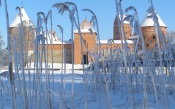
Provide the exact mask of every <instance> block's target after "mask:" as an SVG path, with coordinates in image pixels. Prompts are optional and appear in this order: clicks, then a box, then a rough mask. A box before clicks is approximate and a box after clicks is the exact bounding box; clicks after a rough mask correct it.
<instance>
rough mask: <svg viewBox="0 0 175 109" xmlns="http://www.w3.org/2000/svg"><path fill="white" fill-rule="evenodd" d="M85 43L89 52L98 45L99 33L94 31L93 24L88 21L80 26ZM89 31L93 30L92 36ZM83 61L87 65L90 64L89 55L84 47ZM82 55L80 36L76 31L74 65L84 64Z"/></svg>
mask: <svg viewBox="0 0 175 109" xmlns="http://www.w3.org/2000/svg"><path fill="white" fill-rule="evenodd" d="M80 29H81V33H82V37H83V41H84V43H85V45H86V47H87V48H88V50H92V49H93V48H94V47H95V45H96V36H97V33H96V32H95V31H94V30H93V29H92V24H91V23H89V22H88V21H87V20H86V19H85V20H84V21H83V22H82V24H81V25H80ZM89 29H92V34H91V33H90V31H89ZM82 51H83V54H82V55H83V59H84V63H85V64H87V63H88V62H90V58H89V54H88V52H87V51H86V49H85V46H83V50H82ZM82 55H81V42H80V35H79V32H78V30H75V31H74V63H75V64H81V63H82Z"/></svg>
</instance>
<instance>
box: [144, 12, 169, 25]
mask: <svg viewBox="0 0 175 109" xmlns="http://www.w3.org/2000/svg"><path fill="white" fill-rule="evenodd" d="M151 14H152V13H147V14H146V16H145V18H144V20H143V22H142V24H141V27H146V26H154V21H153V18H152V17H151ZM156 15H157V18H158V22H159V25H160V26H162V27H167V26H166V25H165V23H164V22H163V21H162V19H161V18H160V16H159V15H158V14H157V12H156Z"/></svg>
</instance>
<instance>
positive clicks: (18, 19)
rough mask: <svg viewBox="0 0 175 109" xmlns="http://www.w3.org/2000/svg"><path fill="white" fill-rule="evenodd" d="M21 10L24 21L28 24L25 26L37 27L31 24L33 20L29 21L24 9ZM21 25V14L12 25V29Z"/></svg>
mask: <svg viewBox="0 0 175 109" xmlns="http://www.w3.org/2000/svg"><path fill="white" fill-rule="evenodd" d="M20 9H21V13H22V21H25V22H26V24H25V25H26V26H32V27H35V26H34V24H33V23H32V22H31V20H30V19H29V17H28V15H27V13H26V11H25V9H24V8H23V7H22V8H20ZM20 23H21V21H20V16H19V14H17V15H16V18H15V20H14V21H13V22H12V23H11V25H10V27H17V26H18V24H20Z"/></svg>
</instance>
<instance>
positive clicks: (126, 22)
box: [114, 15, 130, 24]
mask: <svg viewBox="0 0 175 109" xmlns="http://www.w3.org/2000/svg"><path fill="white" fill-rule="evenodd" d="M125 17H127V15H123V20H124V19H125ZM119 19H120V20H121V16H120V15H119ZM114 22H118V20H117V16H116V18H115V21H114ZM123 23H124V24H130V23H129V21H126V20H125V21H124V22H123Z"/></svg>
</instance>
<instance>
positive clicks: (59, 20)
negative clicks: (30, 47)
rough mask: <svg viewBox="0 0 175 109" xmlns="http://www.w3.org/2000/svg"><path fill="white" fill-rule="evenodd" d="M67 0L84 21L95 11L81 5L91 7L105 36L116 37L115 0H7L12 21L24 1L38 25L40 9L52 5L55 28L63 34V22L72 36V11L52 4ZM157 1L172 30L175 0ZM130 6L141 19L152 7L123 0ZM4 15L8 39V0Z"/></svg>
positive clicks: (144, 0)
mask: <svg viewBox="0 0 175 109" xmlns="http://www.w3.org/2000/svg"><path fill="white" fill-rule="evenodd" d="M67 1H70V2H74V3H75V4H76V5H77V7H78V10H79V17H80V23H81V22H82V21H83V20H84V19H85V18H87V19H88V20H90V18H91V15H90V14H89V13H87V12H86V13H85V12H83V11H82V10H81V9H84V8H88V9H91V10H92V11H94V13H95V14H96V16H97V19H98V23H99V30H100V37H101V39H103V40H105V39H106V40H107V39H109V38H112V37H113V22H114V19H115V16H116V5H115V0H7V3H8V12H9V19H10V22H9V23H10V24H11V23H12V21H13V20H14V18H15V17H16V14H17V13H18V11H16V7H17V6H22V2H23V6H24V8H25V10H26V12H27V14H28V16H29V18H30V19H31V20H32V21H33V22H34V24H35V25H36V21H37V16H36V14H37V13H38V12H44V13H45V14H47V12H48V11H49V9H52V11H53V29H54V30H56V31H57V35H58V36H60V33H59V32H58V29H57V27H56V25H58V24H59V25H61V26H62V27H63V29H64V39H65V40H68V39H70V37H71V34H70V32H71V25H70V21H69V18H68V13H67V12H65V13H64V14H63V15H60V14H58V12H57V10H56V9H55V8H52V5H53V4H55V3H60V2H67ZM153 4H154V7H155V9H156V11H157V12H158V14H159V16H160V17H161V19H162V20H163V22H164V23H165V24H166V25H167V27H168V31H171V30H173V31H174V29H175V14H174V12H173V11H174V10H175V6H174V4H175V0H167V1H166V0H153ZM129 6H134V7H135V8H136V9H137V11H138V15H139V19H140V23H141V22H142V21H143V19H144V17H145V15H146V10H147V9H148V8H149V6H150V3H149V2H148V0H123V2H122V8H123V10H124V9H126V8H127V7H129ZM131 14H132V13H131ZM0 16H1V20H0V31H1V34H2V35H3V39H4V41H5V43H6V19H5V9H4V0H2V6H1V7H0ZM94 29H95V27H94ZM60 38H61V37H60Z"/></svg>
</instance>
